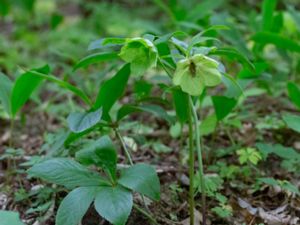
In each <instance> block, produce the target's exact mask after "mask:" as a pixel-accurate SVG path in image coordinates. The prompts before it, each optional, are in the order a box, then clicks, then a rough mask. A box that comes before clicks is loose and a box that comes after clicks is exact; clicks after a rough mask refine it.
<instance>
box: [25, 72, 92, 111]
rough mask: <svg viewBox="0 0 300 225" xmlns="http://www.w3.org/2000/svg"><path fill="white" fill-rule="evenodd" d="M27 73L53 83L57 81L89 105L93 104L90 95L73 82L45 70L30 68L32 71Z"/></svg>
mask: <svg viewBox="0 0 300 225" xmlns="http://www.w3.org/2000/svg"><path fill="white" fill-rule="evenodd" d="M27 73H29V74H31V75H34V76H36V77H40V78H43V79H45V80H48V81H51V82H53V83H56V84H57V85H59V86H60V87H62V88H64V89H66V90H69V91H71V92H72V93H74V94H75V95H76V96H78V97H79V98H80V99H81V100H82V101H83V102H85V103H86V104H87V105H90V106H91V102H90V99H89V97H88V96H87V95H86V94H85V93H84V92H83V91H82V90H80V89H79V88H77V87H75V86H73V85H72V84H70V83H68V82H66V81H63V80H60V79H58V78H56V77H55V76H53V75H47V74H45V73H43V72H39V71H34V70H30V71H27Z"/></svg>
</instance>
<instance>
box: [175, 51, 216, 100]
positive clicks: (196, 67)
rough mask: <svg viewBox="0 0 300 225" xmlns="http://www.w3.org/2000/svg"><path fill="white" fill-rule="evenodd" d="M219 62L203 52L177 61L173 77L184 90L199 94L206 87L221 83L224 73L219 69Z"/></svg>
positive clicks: (194, 94)
mask: <svg viewBox="0 0 300 225" xmlns="http://www.w3.org/2000/svg"><path fill="white" fill-rule="evenodd" d="M218 66H219V63H218V62H217V61H215V60H214V59H212V58H210V57H207V56H205V55H202V54H197V55H194V56H192V57H190V58H187V59H183V60H180V61H179V62H177V67H176V71H175V74H174V77H173V83H174V85H179V86H180V87H181V89H182V91H184V92H186V93H188V94H190V95H193V96H199V95H201V93H202V92H203V90H204V88H205V87H206V86H207V87H213V86H216V85H218V84H219V83H221V81H222V75H221V73H220V71H219V70H218Z"/></svg>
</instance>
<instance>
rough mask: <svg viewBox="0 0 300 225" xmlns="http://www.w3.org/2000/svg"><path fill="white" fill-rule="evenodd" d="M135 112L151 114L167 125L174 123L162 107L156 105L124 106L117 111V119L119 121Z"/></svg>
mask: <svg viewBox="0 0 300 225" xmlns="http://www.w3.org/2000/svg"><path fill="white" fill-rule="evenodd" d="M135 112H148V113H152V114H153V115H155V116H157V117H158V118H162V119H164V120H166V121H167V122H168V123H169V124H173V123H174V118H173V117H172V116H170V115H169V114H168V113H167V112H166V111H165V110H164V109H163V108H162V107H160V106H158V105H140V106H135V105H124V106H123V107H121V109H120V110H119V111H118V115H117V119H118V120H121V119H123V118H124V117H125V116H127V115H129V114H131V113H135Z"/></svg>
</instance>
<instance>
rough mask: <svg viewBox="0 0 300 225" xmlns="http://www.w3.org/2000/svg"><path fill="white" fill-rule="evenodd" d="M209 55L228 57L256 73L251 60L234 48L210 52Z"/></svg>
mask: <svg viewBox="0 0 300 225" xmlns="http://www.w3.org/2000/svg"><path fill="white" fill-rule="evenodd" d="M209 55H221V56H226V57H227V58H229V59H231V60H237V61H239V62H240V63H241V64H242V65H243V66H245V67H247V68H248V69H249V70H251V71H255V67H254V65H253V64H252V63H251V62H250V61H249V59H248V58H247V57H246V56H244V55H243V54H241V53H240V52H239V51H237V50H236V49H234V48H219V49H216V50H212V51H210V52H209Z"/></svg>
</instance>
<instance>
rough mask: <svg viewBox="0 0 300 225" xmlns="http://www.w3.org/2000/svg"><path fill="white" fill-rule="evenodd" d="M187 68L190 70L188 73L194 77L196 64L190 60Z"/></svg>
mask: <svg viewBox="0 0 300 225" xmlns="http://www.w3.org/2000/svg"><path fill="white" fill-rule="evenodd" d="M189 70H190V73H191V74H192V77H195V76H196V65H195V63H194V62H193V61H191V62H190V65H189Z"/></svg>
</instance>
